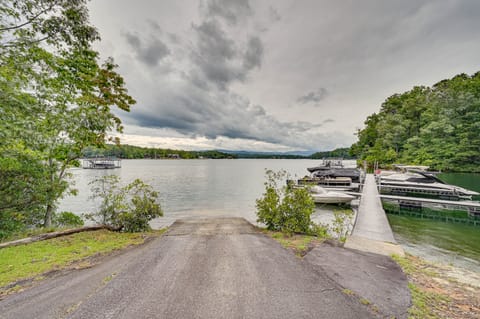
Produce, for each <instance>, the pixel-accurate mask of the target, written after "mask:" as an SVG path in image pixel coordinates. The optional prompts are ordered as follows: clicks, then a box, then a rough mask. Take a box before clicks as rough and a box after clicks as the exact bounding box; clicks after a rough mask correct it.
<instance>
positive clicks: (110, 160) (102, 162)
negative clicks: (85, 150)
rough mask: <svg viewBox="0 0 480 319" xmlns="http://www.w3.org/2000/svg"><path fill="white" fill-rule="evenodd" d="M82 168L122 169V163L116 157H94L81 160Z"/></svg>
mask: <svg viewBox="0 0 480 319" xmlns="http://www.w3.org/2000/svg"><path fill="white" fill-rule="evenodd" d="M82 167H83V168H86V169H113V168H120V167H122V161H121V160H120V159H119V158H116V157H96V158H86V159H84V160H83V163H82Z"/></svg>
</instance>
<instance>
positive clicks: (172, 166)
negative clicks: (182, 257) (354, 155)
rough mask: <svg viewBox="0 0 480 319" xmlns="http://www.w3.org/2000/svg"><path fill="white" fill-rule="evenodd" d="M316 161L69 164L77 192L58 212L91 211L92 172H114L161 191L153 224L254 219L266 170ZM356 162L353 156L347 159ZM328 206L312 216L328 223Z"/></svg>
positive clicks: (301, 168)
mask: <svg viewBox="0 0 480 319" xmlns="http://www.w3.org/2000/svg"><path fill="white" fill-rule="evenodd" d="M319 162H320V161H318V160H281V159H278V160H271V159H266V160H262V159H239V160H227V159H225V160H123V161H122V168H120V169H113V170H95V169H81V168H80V169H73V170H72V171H71V172H72V173H73V179H74V181H75V188H76V189H78V191H79V194H78V195H77V196H74V197H67V198H65V199H64V200H63V201H62V203H61V204H60V207H59V211H71V212H74V213H77V214H82V213H84V212H92V211H94V210H95V209H96V207H97V203H95V202H94V201H92V200H91V199H90V198H89V197H90V196H91V193H90V188H91V186H89V183H90V182H91V181H92V180H93V179H94V178H95V177H96V176H102V175H107V174H108V175H109V174H115V175H118V176H120V178H121V180H122V182H123V183H125V184H126V183H129V182H131V181H133V180H134V179H135V178H140V179H142V180H144V181H145V182H147V183H149V184H150V185H152V186H153V187H154V189H155V190H156V191H158V192H159V194H160V195H159V197H160V200H159V201H160V204H161V206H162V208H163V210H164V217H162V218H159V219H157V220H155V221H154V222H153V223H152V224H153V226H154V227H162V226H166V225H169V224H171V223H172V222H173V221H174V220H175V219H177V218H182V217H192V216H193V217H224V216H239V217H244V218H246V219H247V220H249V221H250V222H255V220H256V216H255V199H257V198H259V197H260V196H261V195H262V193H263V191H264V184H263V183H264V181H265V169H271V170H275V171H278V170H281V169H284V170H286V171H287V172H289V173H290V174H291V175H292V177H295V176H297V177H303V176H304V175H305V174H308V171H307V170H306V168H307V167H311V166H316V165H319ZM345 165H346V166H355V162H354V161H345ZM331 215H332V214H331V210H330V209H328V208H327V209H325V208H322V207H318V209H317V212H316V214H315V216H314V219H315V220H317V221H324V222H327V221H328V220H330V218H331Z"/></svg>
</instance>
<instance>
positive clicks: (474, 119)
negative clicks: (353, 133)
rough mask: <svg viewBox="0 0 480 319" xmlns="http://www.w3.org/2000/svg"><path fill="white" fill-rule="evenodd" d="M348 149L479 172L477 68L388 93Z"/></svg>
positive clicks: (386, 159) (383, 158) (361, 155)
mask: <svg viewBox="0 0 480 319" xmlns="http://www.w3.org/2000/svg"><path fill="white" fill-rule="evenodd" d="M351 153H352V155H354V156H356V157H357V158H359V159H363V160H367V161H369V162H373V161H375V160H378V161H379V162H380V163H383V164H388V163H394V162H402V163H410V164H423V165H430V167H431V168H433V169H438V170H444V171H464V172H480V72H477V73H475V74H474V75H472V76H469V75H466V74H460V75H457V76H455V77H454V78H452V79H449V80H443V81H440V82H438V83H437V84H435V85H433V87H431V88H430V87H424V86H418V87H414V88H413V89H412V90H410V91H408V92H405V93H403V94H394V95H392V96H390V97H389V98H387V99H386V100H385V102H384V103H383V104H382V106H381V109H380V112H379V113H378V114H377V113H374V114H372V115H370V116H369V117H368V118H367V120H366V121H365V128H364V129H363V130H359V131H358V142H357V143H355V144H354V145H352V148H351Z"/></svg>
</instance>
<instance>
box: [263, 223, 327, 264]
mask: <svg viewBox="0 0 480 319" xmlns="http://www.w3.org/2000/svg"><path fill="white" fill-rule="evenodd" d="M262 231H263V232H264V233H265V234H267V235H268V236H270V237H272V238H273V239H275V240H276V241H278V242H279V243H280V244H281V245H282V246H283V247H285V248H287V249H290V250H292V251H293V252H294V253H295V255H297V256H298V257H303V256H305V255H306V254H307V253H308V252H309V251H310V250H312V249H313V248H314V247H315V246H317V245H319V244H320V243H322V242H323V241H324V240H325V239H323V238H320V237H316V236H310V235H301V234H287V233H283V232H278V231H270V230H266V229H263V230H262Z"/></svg>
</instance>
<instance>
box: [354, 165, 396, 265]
mask: <svg viewBox="0 0 480 319" xmlns="http://www.w3.org/2000/svg"><path fill="white" fill-rule="evenodd" d="M345 247H347V248H352V249H357V250H362V251H367V252H373V253H377V254H382V255H391V254H397V255H400V256H403V255H404V254H405V253H404V251H403V249H402V247H400V245H398V244H397V242H396V241H395V238H394V237H393V232H392V229H391V228H390V224H389V223H388V219H387V215H386V214H385V211H384V210H383V206H382V202H381V200H380V194H379V193H378V188H377V183H376V182H375V177H374V175H373V174H367V176H366V178H365V183H364V186H363V191H362V198H361V200H360V206H359V208H358V214H357V220H356V222H355V226H354V229H353V232H352V235H351V236H350V237H349V238H347V241H346V243H345Z"/></svg>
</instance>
